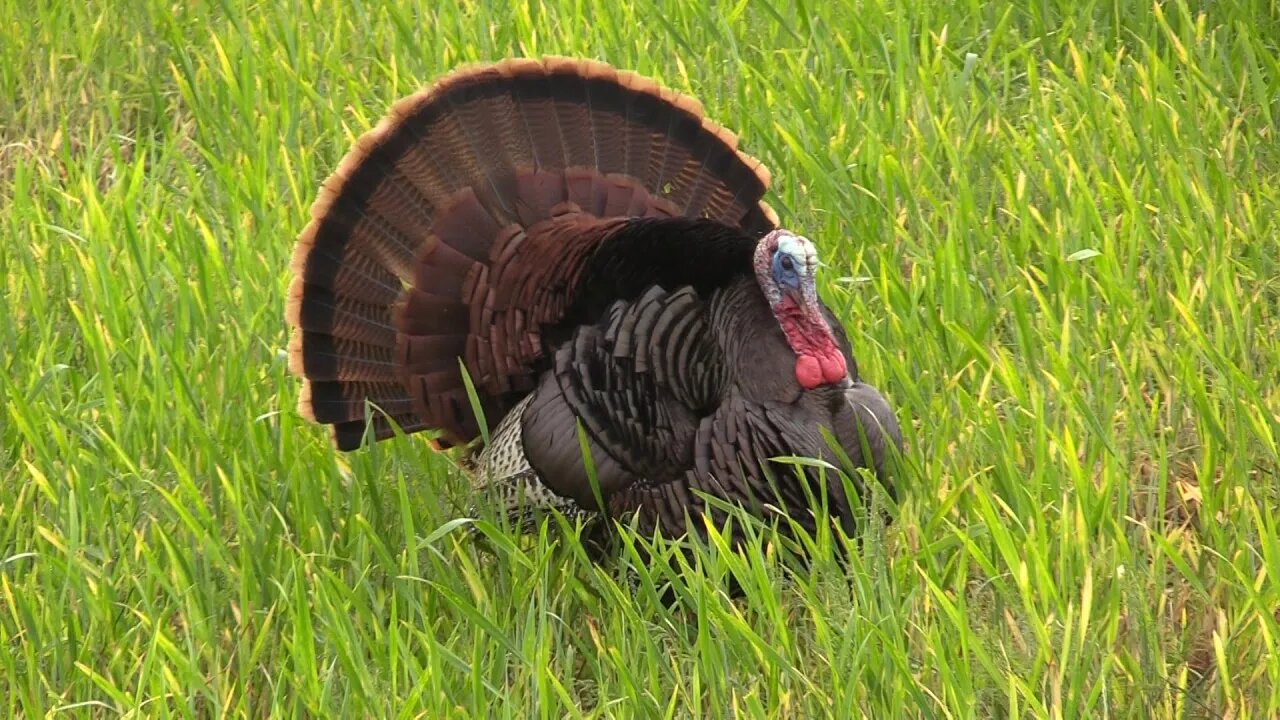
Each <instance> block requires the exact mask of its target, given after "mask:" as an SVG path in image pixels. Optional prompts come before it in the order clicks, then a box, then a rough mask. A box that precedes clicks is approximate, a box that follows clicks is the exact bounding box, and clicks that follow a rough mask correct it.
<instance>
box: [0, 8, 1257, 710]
mask: <svg viewBox="0 0 1280 720" xmlns="http://www.w3.org/2000/svg"><path fill="white" fill-rule="evenodd" d="M543 53H557V54H569V55H581V56H588V57H594V58H599V59H602V60H606V61H609V62H611V63H613V64H615V65H617V66H619V67H625V68H628V69H633V70H636V71H639V72H642V73H645V74H648V75H652V76H656V77H658V78H659V79H661V80H662V81H663V82H665V83H667V84H670V85H672V86H675V87H677V88H679V89H681V90H684V91H686V92H689V93H691V94H693V95H695V96H696V97H698V98H699V99H700V100H702V101H703V103H704V104H705V105H706V107H707V110H708V112H709V114H710V115H711V116H712V117H713V118H715V119H716V120H717V121H719V122H721V123H722V124H724V125H726V126H728V127H729V128H732V129H734V130H735V131H737V132H739V133H740V134H741V135H742V137H743V144H744V146H745V147H746V149H747V150H748V151H750V152H752V153H753V154H755V155H757V156H759V157H761V158H762V159H763V160H765V162H766V163H767V164H768V165H769V166H770V167H771V168H772V170H773V176H774V191H773V192H772V193H771V196H770V198H769V199H770V201H771V203H772V204H773V205H774V206H775V207H776V208H777V209H778V210H779V212H780V214H781V215H782V216H783V218H784V220H785V222H786V223H787V224H788V225H790V226H791V227H794V228H798V229H802V230H803V231H804V232H805V233H806V234H808V235H810V236H811V237H813V238H815V240H817V242H818V243H819V246H820V248H821V250H822V252H823V253H824V259H825V262H826V263H827V264H828V265H829V268H828V269H827V270H826V274H825V276H824V277H823V283H824V287H823V294H824V296H825V297H826V298H827V300H828V302H829V303H830V304H831V305H832V306H833V307H834V308H836V309H837V312H838V313H839V314H840V315H841V316H842V317H843V318H844V319H845V321H846V322H847V324H848V327H849V328H850V330H851V333H850V335H851V337H852V338H853V339H854V342H855V351H856V353H857V356H858V361H859V366H860V369H861V370H862V372H863V374H864V375H865V376H866V377H867V378H868V379H869V380H870V381H871V382H873V383H874V384H876V385H878V386H879V387H881V388H883V389H884V391H885V392H886V394H888V395H889V396H890V398H891V399H892V400H893V401H894V402H895V403H896V404H897V405H898V406H899V407H900V415H901V418H902V420H903V423H904V428H905V431H906V434H907V441H908V445H909V448H908V460H909V462H910V464H911V466H912V470H911V472H910V473H909V475H908V476H907V477H906V478H905V479H904V482H903V486H902V488H901V490H900V492H899V503H898V504H897V505H896V506H895V507H894V510H893V514H894V518H893V521H892V523H891V524H889V525H888V526H887V527H883V528H881V527H873V528H872V529H871V530H870V532H869V535H868V536H867V537H866V538H865V539H864V542H863V543H862V544H861V546H860V549H859V551H858V552H857V553H855V554H854V557H853V559H852V560H851V561H850V563H849V565H848V567H847V571H844V572H842V571H841V570H840V568H839V566H838V565H837V564H836V563H835V562H834V561H832V560H831V559H830V557H829V555H830V553H829V552H827V551H829V544H830V542H831V539H830V538H826V539H823V540H822V541H821V544H822V547H823V548H824V552H820V553H819V554H818V555H819V557H818V559H817V561H816V562H815V564H814V567H813V568H812V569H811V570H810V571H808V572H807V573H801V574H800V575H799V576H798V577H796V578H793V579H792V580H789V581H784V580H783V576H782V573H781V572H780V571H779V568H778V566H777V565H778V564H777V558H776V555H775V554H773V553H771V552H765V551H763V550H760V547H761V546H762V545H763V544H764V543H765V542H767V541H764V540H762V541H761V542H760V543H757V544H756V550H755V551H754V552H751V553H748V554H747V556H745V557H740V558H735V557H732V556H727V555H725V554H724V553H723V552H721V551H722V550H723V548H722V547H718V546H717V544H716V542H712V543H711V547H710V548H708V549H706V550H705V551H703V552H701V553H699V554H698V555H696V556H695V558H694V562H695V564H698V565H700V567H698V568H697V570H696V571H695V572H688V573H674V574H673V573H672V572H671V571H670V570H668V569H665V567H664V568H663V569H657V570H653V571H649V570H646V569H645V568H644V567H640V568H638V582H637V583H636V584H635V588H634V589H633V587H632V586H631V585H630V584H628V583H629V581H628V580H627V576H626V574H625V567H599V568H598V567H595V566H593V565H592V564H591V563H590V562H588V561H587V559H586V556H585V554H584V553H583V552H582V550H581V548H579V547H578V546H577V545H576V544H575V543H573V542H572V541H566V539H565V538H564V537H563V536H562V534H561V533H558V532H556V530H555V528H554V527H552V528H548V529H547V530H546V531H545V533H544V534H543V535H542V536H541V537H540V538H538V539H536V541H534V542H521V541H518V540H517V539H515V538H512V537H510V536H508V535H506V534H504V533H503V532H502V531H500V530H498V529H496V528H494V527H492V526H490V525H487V524H485V523H482V524H481V526H480V527H481V528H482V532H483V533H484V535H485V537H486V539H487V543H486V545H487V546H488V548H489V549H488V550H485V549H482V548H481V547H479V546H478V545H477V544H475V543H472V542H468V541H466V540H465V539H464V538H463V533H462V532H461V531H460V529H459V526H458V524H457V523H455V522H453V521H454V520H455V518H457V517H458V516H459V512H460V508H461V507H462V505H461V493H462V490H463V488H464V486H465V483H464V482H462V481H461V478H460V477H459V475H458V473H457V471H456V470H454V469H453V468H451V467H450V466H449V465H448V463H447V462H446V461H444V460H443V459H442V458H440V457H437V456H434V455H433V454H432V453H431V452H430V450H429V449H427V448H426V447H425V444H424V443H422V442H419V441H417V440H416V439H406V440H401V441H395V442H390V443H384V444H380V445H379V446H377V447H375V448H372V449H370V450H368V451H363V452H360V453H355V454H351V455H345V456H340V455H338V454H336V453H334V452H333V451H332V450H331V448H330V446H329V444H328V439H327V437H326V436H325V434H324V432H323V431H322V430H320V429H318V428H315V427H312V426H310V425H308V424H307V423H305V422H303V421H302V420H301V419H300V418H299V417H298V416H297V414H296V413H295V411H294V405H295V401H296V397H297V392H298V383H297V382H296V381H295V380H294V379H293V378H292V377H290V376H289V375H288V373H287V369H286V366H285V362H284V360H283V358H282V356H281V349H282V348H283V347H284V345H285V343H286V341H287V338H286V328H285V326H284V320H283V304H284V293H285V288H286V286H287V282H288V258H289V254H290V252H291V249H292V247H291V246H292V241H293V237H294V236H295V234H296V233H297V232H298V231H299V230H300V229H301V227H302V226H303V224H304V223H305V220H306V218H307V210H308V207H309V205H310V202H311V199H312V197H313V194H314V192H315V190H316V188H317V185H318V183H319V182H320V180H321V179H323V177H324V176H325V175H326V174H327V173H328V172H329V170H330V169H331V168H332V167H333V165H334V164H335V163H336V162H337V160H338V159H339V158H340V157H341V155H342V154H343V152H345V150H346V149H347V147H348V146H349V144H350V143H351V141H352V140H353V139H354V138H355V137H356V136H357V135H358V134H359V133H361V132H362V131H364V130H365V129H367V128H369V127H371V126H372V125H373V124H374V123H375V122H377V120H378V118H379V117H380V116H381V114H382V113H383V112H384V110H385V109H386V108H387V106H388V105H389V104H390V103H391V102H392V101H394V100H395V99H396V98H398V97H400V96H402V95H404V94H406V93H409V92H411V91H414V90H416V89H418V88H420V87H421V86H422V85H424V84H426V83H429V82H430V81H431V80H432V79H433V78H434V77H436V76H437V75H439V74H440V73H442V72H444V71H446V70H448V69H450V68H452V67H453V66H455V65H456V64H458V63H461V62H466V61H471V60H478V59H497V58H501V57H505V56H508V55H512V54H543ZM1278 56H1280V9H1278V8H1277V6H1276V5H1275V3H1274V2H1271V3H1268V2H1263V1H1262V0H1259V1H1258V2H1253V3H1237V2H1214V3H1179V2H1165V3H1159V4H1155V5H1153V4H1150V3H1146V2H1129V1H1127V0H1116V1H1115V2H1106V3H1103V2H1085V3H1082V4H1076V3H1071V2H1066V1H1065V0H1063V1H1061V2H1059V1H1058V0H1051V1H1049V2H1038V3H1030V4H1016V5H1004V4H1000V3H976V2H973V3H960V4H950V5H949V4H945V3H923V2H912V1H911V0H882V1H880V2H876V1H871V2H861V3H856V4H855V3H834V4H821V3H804V4H797V5H796V6H794V7H792V6H787V5H785V4H783V3H773V4H771V3H770V2H768V0H743V1H742V2H738V3H723V4H717V5H716V6H715V7H709V8H704V7H700V6H699V5H698V4H695V3H666V4H660V3H656V2H642V3H638V4H635V5H628V4H625V3H600V4H593V3H582V2H570V1H567V0H566V1H563V2H561V1H559V0H550V2H547V3H542V4H536V5H529V4H524V3H520V2H513V3H499V4H494V5H493V6H488V5H480V4H463V5H458V6H455V5H451V4H448V3H418V2H409V3H394V4H385V5H382V4H378V3H350V4H348V3H335V4H332V5H329V4H323V5H322V4H316V5H311V4H305V3H300V2H283V3H279V4H274V5H272V4H248V5H239V4H236V3H224V4H218V5H214V6H211V5H209V4H207V3H176V4H175V3H159V2H155V1H154V0H135V1H133V2H129V3H120V4H107V3H71V2H66V3H35V4H33V3H21V2H17V1H16V0H0V236H2V237H3V238H4V240H3V243H4V244H3V252H0V278H2V279H0V282H2V283H3V286H2V287H3V293H2V294H0V468H2V469H0V472H2V473H3V475H2V477H0V482H2V483H3V485H2V486H0V641H2V642H3V645H4V647H3V652H0V713H3V714H4V715H6V716H18V717H33V718H34V717H44V716H46V715H51V714H57V713H59V711H61V713H70V714H72V715H73V716H99V717H111V716H115V715H119V714H124V715H130V716H145V717H153V716H154V717H166V716H183V717H210V716H219V717H220V716H224V715H236V716H252V717H261V716H263V715H265V714H268V713H275V714H280V715H324V716H344V717H345V716H350V717H389V716H415V717H447V716H474V717H494V716H500V717H520V718H525V717H533V716H537V717H630V716H638V717H722V716H724V715H726V714H739V715H744V716H757V717H759V716H770V717H775V716H782V717H815V716H838V717H848V716H851V715H852V716H869V717H877V718H882V717H929V718H933V717H1061V718H1078V717H1099V716H1113V717H1132V718H1143V717H1152V716H1155V717H1220V716H1224V715H1227V716H1231V717H1236V718H1245V717H1252V718H1270V717H1275V716H1277V715H1278V714H1280V659H1278V657H1277V655H1278V653H1277V651H1278V648H1277V644H1278V642H1280V640H1278V638H1280V616H1278V615H1277V609H1278V608H1280V584H1278V583H1277V578H1278V577H1280V533H1278V532H1277V531H1278V527H1277V526H1278V525H1280V513H1277V508H1280V478H1277V471H1278V469H1280V447H1278V444H1280V416H1278V415H1277V413H1278V412H1280V410H1278V409H1280V390H1278V389H1277V388H1280V383H1277V378H1280V145H1278V144H1277V140H1278V138H1277V134H1278V133H1280V126H1278V124H1277V121H1278V120H1280V60H1277V57H1278ZM824 554H825V556H824ZM620 556H621V558H622V563H623V565H624V566H625V565H627V564H628V558H634V557H638V556H637V555H636V554H635V551H634V549H632V550H628V549H627V548H625V547H624V549H623V550H622V552H621V553H620ZM676 565H677V567H678V562H677V563H676ZM655 567H657V566H655ZM730 569H732V570H734V571H735V572H736V573H737V574H738V576H739V577H743V578H746V581H745V582H744V594H745V598H744V600H742V601H737V602H735V601H730V600H729V599H727V598H726V597H725V596H724V594H723V592H722V588H723V585H724V577H723V576H724V573H725V572H726V571H727V570H730ZM667 583H673V584H674V586H675V587H674V590H673V594H674V595H675V596H676V597H677V598H678V602H677V603H676V605H675V607H674V608H667V607H666V606H664V604H663V603H662V601H661V600H662V595H663V592H664V586H665V585H666V584H667Z"/></svg>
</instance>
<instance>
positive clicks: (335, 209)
mask: <svg viewBox="0 0 1280 720" xmlns="http://www.w3.org/2000/svg"><path fill="white" fill-rule="evenodd" d="M768 181H769V176H768V172H767V171H766V170H765V168H764V167H762V166H761V164H760V163H759V162H758V161H756V160H754V159H753V158H751V157H749V156H747V155H745V154H743V153H741V152H739V151H738V150H737V139H736V138H735V136H734V135H733V134H731V133H730V132H728V131H726V130H724V129H722V128H720V127H719V126H717V125H715V124H714V123H712V122H711V121H709V120H707V119H706V118H705V117H703V114H702V110H701V107H700V106H699V104H698V103H697V102H696V101H694V100H692V99H690V98H688V97H684V96H682V95H679V94H677V93H674V92H672V91H670V90H668V89H666V88H662V87H659V86H658V85H656V84H655V83H653V82H652V81H650V80H647V79H645V78H642V77H639V76H637V75H635V74H632V73H628V72H619V71H615V70H614V69H612V68H610V67H609V66H607V65H604V64H601V63H596V62H585V61H577V60H570V59H563V58H546V59H543V60H532V59H520V60H507V61H504V62H500V63H497V64H489V65H482V66H479V67H471V68H468V69H464V70H459V71H455V72H453V73H452V74H450V75H448V76H446V77H444V78H443V79H441V80H440V81H439V82H437V83H436V84H435V85H434V86H433V87H431V88H429V89H427V90H425V91H423V92H421V93H419V94H415V95H413V96H410V97H408V98H405V99H403V100H401V101H400V102H398V103H397V104H395V105H394V106H393V108H392V110H391V112H390V114H389V115H388V116H387V117H386V118H385V119H384V120H383V121H382V122H381V123H380V124H379V125H378V126H377V127H376V128H375V129H373V130H372V131H370V132H369V133H367V134H365V135H364V136H363V137H361V138H360V139H359V141H358V142H357V143H356V144H355V147H354V148H353V149H352V150H351V151H350V153H349V154H348V155H347V156H346V157H345V158H344V159H343V160H342V162H341V163H340V164H339V166H338V168H337V170H336V172H334V174H333V175H332V176H331V177H330V178H329V179H328V180H327V181H326V182H325V183H324V184H323V186H322V188H321V190H320V193H319V197H318V199H317V200H316V202H315V205H314V207H313V208H312V220H311V222H310V224H309V225H308V226H307V228H306V229H305V231H304V232H303V233H302V234H301V236H300V238H299V240H298V243H297V247H296V250H295V253H294V256H293V266H292V267H293V271H294V273H295V277H294V280H293V284H292V286H291V288H290V296H289V303H288V311H287V317H288V322H289V323H290V325H292V326H293V327H294V328H295V332H294V335H293V338H292V343H291V346H290V367H291V369H292V371H293V372H294V373H296V374H297V375H300V376H301V377H303V378H305V381H304V384H303V388H302V395H301V398H300V402H299V408H300V411H301V413H302V414H303V415H304V416H305V417H307V418H309V419H311V420H313V421H315V422H317V423H323V424H327V425H330V426H332V430H333V438H334V442H335V444H336V446H337V447H338V448H339V449H341V450H351V449H355V448H357V447H359V446H361V445H362V443H363V442H364V440H365V438H366V437H372V438H374V439H376V440H383V439H386V438H389V437H392V436H393V434H394V433H395V431H394V430H393V427H396V426H398V427H400V428H401V429H402V431H404V432H408V433H412V432H417V431H424V430H430V431H434V432H435V433H437V438H436V440H435V441H434V442H435V445H436V447H437V449H446V448H449V447H454V446H469V447H468V448H465V449H468V450H471V451H478V456H477V455H476V454H474V453H473V454H471V455H470V456H469V458H470V460H469V463H468V464H469V465H470V467H472V468H473V469H474V471H475V473H476V481H477V490H478V491H479V490H485V489H488V490H496V491H497V492H496V498H494V499H493V500H492V501H493V502H498V503H500V504H501V506H502V509H503V510H505V511H506V512H508V513H509V514H511V515H512V516H513V517H514V516H521V517H524V516H523V515H521V513H523V512H524V511H523V510H522V509H521V508H527V507H529V506H528V505H527V504H526V505H522V504H521V503H520V499H521V497H523V498H524V502H525V503H529V502H532V503H533V505H534V507H538V506H541V507H550V506H556V507H558V508H559V509H561V510H562V511H565V512H569V513H584V512H585V513H599V512H601V511H603V512H604V514H605V516H607V517H623V516H631V515H632V513H634V515H635V517H638V520H639V523H638V524H639V526H640V528H641V529H642V530H644V531H647V532H651V531H655V530H656V531H658V532H659V533H660V534H663V535H667V536H677V535H680V534H682V533H684V532H685V531H686V530H687V529H688V528H687V526H686V522H687V517H694V516H696V515H697V514H698V513H699V512H702V511H704V510H709V508H706V507H705V506H704V501H703V499H702V498H701V497H700V496H699V495H698V491H701V492H703V493H706V494H708V495H710V496H713V497H718V498H722V499H724V500H728V501H730V502H733V503H745V504H748V506H749V507H754V508H756V509H757V510H759V511H761V512H765V510H764V508H765V507H766V506H769V507H772V508H778V509H782V510H785V511H787V512H788V513H789V514H791V515H792V516H794V517H796V519H797V520H800V521H801V522H805V524H807V525H810V526H812V524H813V522H814V518H813V517H812V514H811V508H812V503H811V501H810V497H809V496H807V495H806V492H805V490H804V489H803V488H802V487H801V484H800V483H799V482H798V481H797V478H796V477H795V476H794V475H791V476H788V475H787V474H786V473H787V472H790V470H788V469H787V468H785V467H784V466H783V465H779V464H776V463H771V458H776V457H778V456H803V457H810V458H825V459H827V460H830V461H835V460H836V456H835V454H833V453H832V451H831V449H830V448H829V446H828V444H827V442H826V441H825V440H824V437H823V428H825V429H826V430H828V431H829V432H830V434H831V435H832V436H834V438H835V439H836V440H837V441H838V445H839V446H840V447H841V448H842V450H843V452H844V453H845V454H847V456H848V457H849V458H850V459H851V460H852V462H853V463H854V465H855V466H861V467H869V468H872V469H874V470H875V471H876V472H877V473H879V474H881V475H883V474H884V472H885V465H886V461H887V454H888V453H889V452H890V451H889V446H891V445H892V446H894V447H895V448H900V447H901V442H902V441H901V435H900V431H899V427H898V424H897V421H896V419H895V417H894V414H893V412H892V411H891V409H890V407H889V405H888V404H887V403H886V402H885V400H884V398H883V397H882V396H881V395H880V393H879V392H877V391H876V389H875V388H873V387H871V386H870V385H867V384H865V383H863V382H861V381H860V379H859V377H858V373H857V367H856V365H855V363H854V359H853V356H852V354H851V351H850V345H849V342H848V340H847V338H846V335H845V332H844V329H843V328H842V327H841V326H840V324H839V322H838V321H837V320H836V319H835V317H834V316H833V315H832V313H831V312H830V311H829V310H828V309H827V308H826V307H825V306H824V305H823V303H822V302H821V301H820V300H819V298H818V294H817V291H816V286H815V282H814V275H815V272H816V269H817V267H818V257H817V253H816V252H815V250H814V246H813V244H812V243H810V241H809V240H807V239H805V238H804V237H802V236H800V235H798V234H795V233H792V232H790V231H787V230H785V229H781V228H779V227H777V217H776V215H775V214H774V213H773V212H772V210H771V209H770V208H769V207H768V206H767V205H766V204H765V203H763V202H762V201H761V198H762V196H763V195H764V193H765V190H766V187H767V185H768ZM460 359H461V361H462V363H464V364H465V367H466V371H467V375H468V376H469V377H470V378H471V380H472V382H473V383H474V389H475V392H476V394H477V396H478V401H479V402H478V405H479V407H480V408H481V409H482V411H483V416H484V422H486V423H487V425H488V426H487V427H486V428H485V429H486V430H488V431H489V434H490V436H491V437H490V442H489V444H488V445H487V446H486V447H485V448H484V449H483V450H480V449H479V448H476V447H475V445H476V444H477V443H476V442H475V441H476V440H477V438H478V437H479V436H480V435H481V432H480V430H481V427H480V422H481V420H480V419H478V418H477V417H476V416H475V415H474V414H473V412H472V410H471V403H470V401H469V396H468V391H467V388H466V384H465V382H464V378H463V374H462V372H461V370H460V364H459V360H460ZM366 403H369V404H372V405H373V406H375V408H374V410H373V412H372V413H369V414H368V415H367V414H366ZM367 424H368V425H367ZM369 425H371V427H370V426H369ZM579 428H581V431H582V435H581V436H580V430H579ZM580 437H584V438H585V446H586V449H587V450H588V451H589V454H588V457H589V458H590V464H591V466H592V468H591V471H589V470H588V468H587V465H586V463H584V460H583V452H582V449H583V448H582V443H580ZM864 442H865V445H864V444H863V443H864ZM864 448H865V449H866V450H867V451H868V452H864ZM592 472H593V473H594V477H595V480H596V482H597V484H596V485H593V484H592V481H591V475H592ZM813 477H814V478H816V477H817V475H816V473H814V475H813ZM833 477H834V474H833V473H830V474H829V477H828V487H827V494H828V497H829V509H830V512H831V514H832V515H834V516H835V517H836V518H837V519H839V520H840V521H841V522H842V523H843V524H846V526H847V524H848V522H849V520H850V519H851V518H850V515H851V511H850V502H849V499H848V498H846V497H845V496H844V493H843V491H842V489H841V487H840V483H839V481H838V480H836V481H834V482H832V478H833ZM812 490H813V492H818V489H817V487H816V486H814V488H813V489H812ZM686 514H687V515H686ZM716 515H717V513H715V512H713V516H716ZM806 516H807V518H808V519H807V521H806V519H805V518H806ZM694 525H695V527H696V525H697V523H695V524H694Z"/></svg>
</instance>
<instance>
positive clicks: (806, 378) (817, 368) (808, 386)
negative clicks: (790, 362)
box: [796, 355, 823, 390]
mask: <svg viewBox="0 0 1280 720" xmlns="http://www.w3.org/2000/svg"><path fill="white" fill-rule="evenodd" d="M822 376H823V372H822V363H821V361H819V360H818V358H816V357H814V356H812V355H797V356H796V382H798V383H800V387H802V388H804V389H805V390H812V389H814V388H816V387H818V386H820V385H822Z"/></svg>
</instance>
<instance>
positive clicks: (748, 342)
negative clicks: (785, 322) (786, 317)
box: [709, 277, 804, 404]
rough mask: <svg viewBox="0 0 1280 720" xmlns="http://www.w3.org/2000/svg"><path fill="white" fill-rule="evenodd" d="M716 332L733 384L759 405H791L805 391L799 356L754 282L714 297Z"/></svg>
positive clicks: (747, 280)
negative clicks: (799, 376)
mask: <svg viewBox="0 0 1280 720" xmlns="http://www.w3.org/2000/svg"><path fill="white" fill-rule="evenodd" d="M709 312H710V316H711V327H712V332H714V333H715V335H716V341H717V342H718V344H719V345H720V347H721V348H723V350H724V358H725V364H726V367H727V370H728V378H726V379H727V380H728V382H729V383H730V384H731V385H734V386H736V387H737V389H738V391H739V392H740V393H741V394H742V396H743V397H744V398H746V399H748V400H752V401H756V402H776V403H783V404H790V403H793V402H795V401H796V400H798V399H800V397H801V396H802V395H803V394H804V388H803V387H801V386H800V383H799V382H798V381H797V380H796V375H795V371H794V368H795V364H796V353H795V351H794V350H793V349H792V347H791V344H790V342H789V341H788V339H787V337H786V335H785V334H784V332H783V330H782V327H781V325H780V324H779V323H778V319H777V315H776V314H775V313H774V310H773V308H771V307H770V305H769V302H768V300H767V299H766V298H765V296H764V294H763V293H762V292H761V291H760V287H759V285H758V284H757V283H756V281H755V278H750V277H748V278H743V279H742V280H740V281H738V282H736V283H734V284H732V285H730V286H729V287H727V288H724V289H723V290H719V291H717V292H716V293H715V295H713V296H712V298H711V303H710V308H709Z"/></svg>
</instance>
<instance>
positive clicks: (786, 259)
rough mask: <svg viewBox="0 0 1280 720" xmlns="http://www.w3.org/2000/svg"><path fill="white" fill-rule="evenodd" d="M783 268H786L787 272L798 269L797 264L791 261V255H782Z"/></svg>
mask: <svg viewBox="0 0 1280 720" xmlns="http://www.w3.org/2000/svg"><path fill="white" fill-rule="evenodd" d="M782 269H783V270H786V271H787V272H791V271H792V270H795V269H796V264H795V263H794V262H792V261H791V256H790V255H783V256H782Z"/></svg>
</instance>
